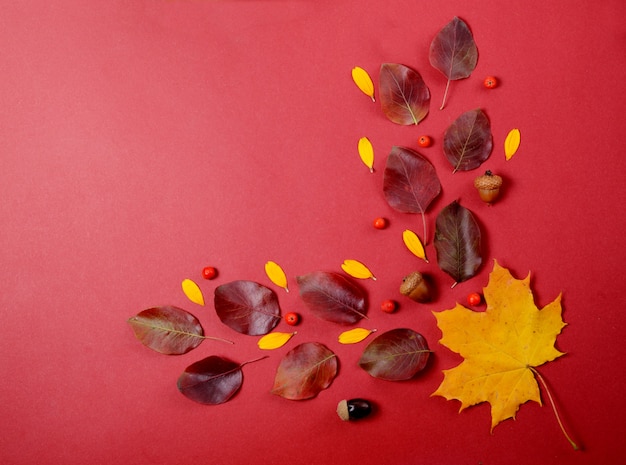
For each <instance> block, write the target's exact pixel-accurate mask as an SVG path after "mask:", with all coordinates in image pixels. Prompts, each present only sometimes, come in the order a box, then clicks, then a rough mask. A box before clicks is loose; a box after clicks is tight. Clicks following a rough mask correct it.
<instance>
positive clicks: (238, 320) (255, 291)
mask: <svg viewBox="0 0 626 465" xmlns="http://www.w3.org/2000/svg"><path fill="white" fill-rule="evenodd" d="M214 303H215V311H216V312H217V316H218V317H219V318H220V320H221V321H222V323H224V324H225V325H227V326H228V327H230V328H232V329H234V330H235V331H238V332H240V333H243V334H248V335H250V336H261V335H264V334H267V333H269V332H270V331H271V330H272V329H274V327H275V326H276V325H277V324H278V323H279V322H280V307H279V305H278V297H276V294H275V293H274V291H272V290H271V289H269V288H267V287H265V286H263V285H261V284H258V283H255V282H252V281H233V282H230V283H226V284H222V285H221V286H218V287H217V288H216V289H215V299H214Z"/></svg>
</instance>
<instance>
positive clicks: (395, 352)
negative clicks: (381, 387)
mask: <svg viewBox="0 0 626 465" xmlns="http://www.w3.org/2000/svg"><path fill="white" fill-rule="evenodd" d="M429 355H430V350H429V349H428V343H427V342H426V339H424V336H422V335H421V334H419V333H417V332H415V331H413V330H412V329H407V328H398V329H392V330H391V331H387V332H385V333H383V334H381V335H379V336H377V337H376V338H375V339H374V340H372V342H370V343H369V344H368V345H367V347H366V348H365V350H364V351H363V355H361V358H360V359H359V366H360V367H361V368H363V369H364V370H365V371H367V372H368V373H369V374H370V375H371V376H373V377H374V378H380V379H384V380H387V381H402V380H406V379H411V378H412V377H413V376H415V375H416V374H417V373H418V372H419V371H421V370H423V369H424V367H425V366H426V362H427V361H428V357H429Z"/></svg>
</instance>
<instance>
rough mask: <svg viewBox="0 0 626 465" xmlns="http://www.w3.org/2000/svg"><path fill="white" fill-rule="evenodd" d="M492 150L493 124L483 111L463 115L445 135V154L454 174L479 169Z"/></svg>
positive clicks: (467, 112) (471, 111)
mask: <svg viewBox="0 0 626 465" xmlns="http://www.w3.org/2000/svg"><path fill="white" fill-rule="evenodd" d="M492 149H493V136H492V134H491V124H490V123H489V118H487V115H486V114H485V113H484V112H483V111H482V110H481V109H476V110H470V111H466V112H465V113H463V114H462V115H461V116H459V117H458V118H457V119H456V120H455V121H454V122H453V123H452V124H451V125H450V126H449V127H448V129H446V132H445V133H444V135H443V153H444V154H445V155H446V158H447V159H448V161H449V162H450V164H451V165H452V167H453V168H454V172H456V171H459V170H460V171H468V170H473V169H475V168H478V167H479V166H480V165H481V164H482V163H483V162H484V161H485V160H487V158H489V155H491V150H492Z"/></svg>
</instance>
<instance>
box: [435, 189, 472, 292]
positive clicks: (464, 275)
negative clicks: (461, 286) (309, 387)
mask: <svg viewBox="0 0 626 465" xmlns="http://www.w3.org/2000/svg"><path fill="white" fill-rule="evenodd" d="M480 238H481V234H480V227H479V226H478V223H477V222H476V219H475V218H474V215H472V212H470V211H469V210H468V209H467V208H465V207H463V206H461V204H459V203H458V202H457V201H454V202H452V203H451V204H450V205H448V206H447V207H445V208H443V209H442V210H441V212H440V213H439V215H438V216H437V221H436V222H435V241H434V242H435V250H436V251H437V264H438V265H439V268H441V269H442V270H443V271H445V272H446V273H448V274H449V275H450V276H451V277H452V279H454V281H455V283H460V282H463V281H466V280H468V279H469V278H471V277H472V276H474V275H475V274H476V272H477V271H478V268H480V265H481V264H482V261H483V259H482V256H481V251H480Z"/></svg>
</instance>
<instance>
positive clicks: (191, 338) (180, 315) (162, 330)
mask: <svg viewBox="0 0 626 465" xmlns="http://www.w3.org/2000/svg"><path fill="white" fill-rule="evenodd" d="M128 323H129V324H130V326H131V328H132V329H133V332H134V333H135V336H136V337H137V339H138V340H139V341H140V342H141V343H142V344H143V345H145V346H146V347H149V348H150V349H152V350H155V351H157V352H160V353H162V354H167V355H180V354H184V353H187V352H189V351H190V350H192V349H195V348H196V347H198V345H200V343H201V342H202V341H203V340H204V339H205V337H204V331H203V329H202V326H201V325H200V321H198V319H197V318H196V317H195V316H193V315H192V314H191V313H189V312H187V311H185V310H183V309H181V308H178V307H172V306H163V307H154V308H149V309H147V310H144V311H142V312H139V313H138V314H137V315H136V316H134V317H132V318H129V319H128Z"/></svg>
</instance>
